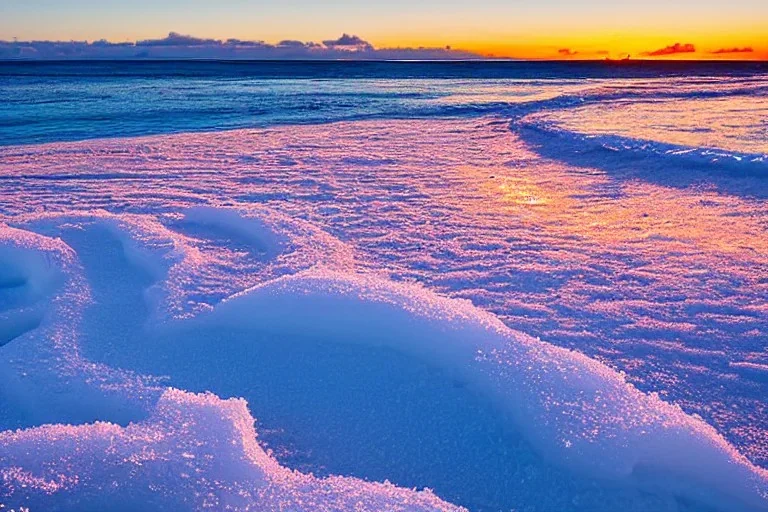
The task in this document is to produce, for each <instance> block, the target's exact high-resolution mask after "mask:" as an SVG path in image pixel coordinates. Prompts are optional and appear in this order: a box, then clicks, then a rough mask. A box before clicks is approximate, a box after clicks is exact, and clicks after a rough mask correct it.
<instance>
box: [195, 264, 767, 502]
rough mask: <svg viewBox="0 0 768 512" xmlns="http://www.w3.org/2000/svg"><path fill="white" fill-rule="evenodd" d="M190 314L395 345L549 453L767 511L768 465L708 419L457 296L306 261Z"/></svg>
mask: <svg viewBox="0 0 768 512" xmlns="http://www.w3.org/2000/svg"><path fill="white" fill-rule="evenodd" d="M198 321H199V322H201V323H205V324H210V325H214V326H221V327H232V326H237V327H239V328H243V327H246V328H251V329H254V330H258V331H260V332H266V333H273V334H276V335H279V339H281V340H291V339H295V340H301V339H307V338H310V339H318V340H333V341H335V342H342V343H357V344H365V345H375V346H386V347H389V348H393V349H396V350H398V351H402V352H404V353H407V354H410V355H414V356H416V357H419V358H421V359H423V360H426V361H429V362H431V363H433V364H435V365H437V366H440V367H442V368H444V369H447V370H448V371H450V372H454V373H455V374H457V375H459V376H460V377H461V378H462V379H463V380H465V381H466V382H468V383H469V384H470V385H471V386H472V387H473V388H474V389H476V390H477V391H479V392H480V393H482V394H484V395H485V396H487V397H489V398H490V399H491V400H493V401H494V402H495V403H496V405H497V407H498V409H499V410H500V411H501V413H502V414H504V415H505V416H506V417H508V418H509V421H511V422H512V423H513V424H514V427H515V428H517V429H518V430H519V431H520V432H522V433H523V435H524V436H525V437H526V438H527V440H528V441H529V442H530V443H531V444H532V445H533V446H534V447H535V449H537V450H538V451H539V452H540V453H541V454H542V455H543V456H544V457H545V458H546V459H547V460H549V461H550V462H553V463H555V464H557V465H561V466H564V467H567V468H569V469H571V470H572V471H574V472H578V473H582V474H587V475H592V476H594V477H597V478H601V479H607V480H613V481H616V482H619V483H620V484H628V485H633V486H638V487H639V488H641V489H645V490H648V491H651V492H663V493H668V494H670V495H673V496H678V497H681V498H683V499H686V500H691V501H694V502H697V503H702V504H706V505H709V506H712V507H716V508H717V509H721V510H729V511H742V510H743V511H746V510H750V511H754V510H768V472H766V471H765V470H762V469H760V468H757V467H755V466H754V465H752V464H751V463H750V462H749V461H747V460H746V458H744V457H743V456H742V455H740V454H739V453H738V452H737V451H736V450H735V449H734V448H733V447H731V446H730V445H729V444H728V443H727V442H726V441H725V440H724V439H723V438H722V436H720V435H719V434H718V433H717V432H716V431H715V430H714V429H713V428H712V427H710V426H709V425H707V424H706V423H704V422H703V421H701V420H700V419H697V418H694V417H692V416H689V415H687V414H685V413H684V412H683V411H682V410H681V409H680V408H679V407H676V406H672V405H670V404H667V403H665V402H664V401H662V400H661V399H660V398H658V397H657V396H655V395H646V394H644V393H642V392H640V391H638V390H637V389H636V388H634V387H633V386H632V385H630V384H628V383H627V382H626V381H625V379H624V378H623V376H622V375H620V374H618V373H617V372H615V371H613V370H611V369H610V368H608V367H606V366H605V365H603V364H601V363H599V362H597V361H594V360H592V359H589V358H587V357H586V356H583V355H581V354H578V353H576V352H572V351H568V350H566V349H562V348H558V347H555V346H553V345H550V344H547V343H544V342H541V341H539V340H536V339H533V338H530V337H528V336H526V335H523V334H521V333H518V332H514V331H512V330H510V329H508V328H507V327H506V326H504V324H503V323H502V322H501V321H499V320H498V319H497V318H496V317H495V316H493V315H491V314H489V313H485V312H482V311H480V310H478V309H476V308H474V307H473V306H472V305H471V304H470V303H468V302H465V301H457V300H452V299H446V298H442V297H440V296H438V295H436V294H434V293H432V292H429V291H427V290H425V289H422V288H420V287H416V286H413V285H407V284H397V283H393V282H391V281H387V280H383V279H379V278H377V277H372V276H359V275H350V274H341V273H337V272H333V271H323V270H319V269H313V270H310V271H307V272H304V273H302V274H299V275H295V276H291V277H285V278H281V279H278V280H275V281H272V282H269V283H266V284H263V285H260V286H257V287H255V288H253V289H250V290H248V291H246V292H243V293H241V294H238V295H236V296H234V297H232V298H231V299H229V300H227V301H225V302H224V303H222V304H221V305H220V306H218V307H217V308H215V310H214V311H213V312H212V314H210V315H207V316H205V317H201V318H200V319H198Z"/></svg>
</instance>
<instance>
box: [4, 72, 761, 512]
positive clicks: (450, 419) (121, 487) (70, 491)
mask: <svg viewBox="0 0 768 512" xmlns="http://www.w3.org/2000/svg"><path fill="white" fill-rule="evenodd" d="M0 98H2V101H0V372H1V374H2V375H3V380H2V383H1V384H2V385H0V504H5V502H4V501H3V500H4V499H8V500H11V501H8V503H9V504H10V505H12V506H16V507H18V506H25V505H29V504H30V503H32V504H34V505H36V506H37V507H38V508H40V509H49V508H51V509H56V508H62V509H66V510H69V509H73V507H74V509H77V507H81V508H91V509H99V508H103V507H110V506H113V505H114V504H115V503H116V502H120V503H122V502H125V503H127V505H126V507H129V508H130V507H136V508H137V507H150V508H151V507H153V506H155V507H157V508H159V509H164V510H197V509H200V508H204V507H213V508H215V507H216V506H220V505H221V504H224V505H226V506H230V507H232V508H234V509H236V510H249V508H248V507H254V506H256V507H257V509H259V510H281V507H283V508H285V507H293V508H295V509H297V510H301V509H306V510H313V509H320V508H323V507H325V508H326V509H334V510H336V509H346V508H350V507H355V506H357V507H363V509H365V510H384V509H390V508H394V507H396V506H400V505H401V504H402V503H408V504H410V505H411V506H412V509H413V510H422V509H424V510H449V509H450V508H449V506H448V505H447V504H446V503H443V502H439V500H437V498H434V500H436V501H431V500H432V498H433V497H432V496H431V495H429V494H418V495H416V494H415V493H413V494H411V491H409V489H410V488H423V487H429V488H431V489H434V491H435V493H436V495H437V497H439V498H441V499H444V500H447V501H449V502H451V503H454V504H457V505H461V506H466V507H468V508H469V509H470V510H482V511H485V510H487V511H495V510H531V511H541V512H550V511H554V510H557V511H558V512H559V511H569V510H570V511H573V512H579V511H585V510H590V511H592V510H595V511H614V510H618V509H621V510H627V511H635V512H644V511H646V510H654V511H656V510H658V511H668V512H711V511H713V510H716V511H751V510H765V509H768V473H766V471H765V469H764V468H766V467H768V402H766V399H765V397H766V396H768V342H766V340H768V301H767V300H766V297H768V180H767V178H768V65H767V64H765V63H713V62H703V63H694V62H661V63H657V62H653V63H651V62H629V63H611V62H587V63H576V62H574V63H551V62H536V63H527V62H525V63H523V62H458V63H455V62H453V63H449V62H429V63H425V62H391V63H381V62H311V63H310V62H66V63H59V62H50V63H42V62H0ZM521 333H522V334H521ZM528 336H530V338H529V337H528ZM550 344H551V345H550ZM561 348H562V349H566V350H561ZM580 354H584V355H586V356H587V357H582V356H581V355H580ZM625 380H626V381H627V383H628V384H627V383H625V382H624V381H625ZM168 387H172V388H175V389H176V390H175V391H174V390H168V389H167V388H168ZM638 390H639V391H638ZM204 392H210V393H212V394H209V395H196V394H194V393H204ZM229 397H233V398H239V397H242V398H245V399H246V400H247V403H248V409H245V408H244V407H243V406H242V404H240V403H239V402H229V401H226V400H224V399H226V398H229ZM251 415H252V416H253V417H255V418H257V423H256V431H257V432H258V435H259V437H258V440H259V441H260V443H261V444H260V445H259V447H260V448H259V447H254V446H253V439H254V434H253V432H251V431H250V430H249V428H250V426H251V424H252V423H253V417H251ZM98 421H111V422H113V423H114V425H105V424H100V423H94V422H98ZM47 424H52V425H53V426H51V427H41V425H47ZM69 424H72V425H79V426H78V427H72V428H70V427H68V426H66V425H69ZM14 429H22V430H20V431H19V432H18V433H16V432H14V431H13V430H14ZM217 443H219V444H217ZM213 447H216V449H214V448H213ZM233 447H235V448H233ZM261 448H265V449H269V452H262V451H260V450H261ZM269 457H274V459H275V460H276V461H277V462H278V463H279V464H281V465H282V466H284V467H285V468H289V469H294V470H300V471H302V472H304V473H306V474H307V475H299V474H298V473H290V475H288V476H286V473H283V472H282V471H283V469H284V468H280V467H276V466H275V464H276V463H275V464H273V463H272V460H271V459H270V458H269ZM244 461H245V462H244ZM249 464H250V465H249ZM254 468H256V470H254ZM310 473H311V474H314V475H317V476H318V477H326V476H330V475H343V476H346V477H350V478H349V479H348V480H343V479H342V480H331V481H326V480H321V479H316V478H315V477H311V476H308V474H310ZM384 480H389V481H391V482H392V483H393V484H395V485H397V486H400V487H402V489H399V488H398V489H395V488H390V487H386V486H384V487H376V486H371V485H370V484H365V483H364V481H379V482H380V481H384ZM265 481H268V482H270V484H269V486H267V487H265V484H264V482H265ZM275 482H277V483H275ZM132 486H133V487H132ZM337 495H338V496H340V497H339V498H338V501H332V500H333V499H336V498H333V496H337ZM265 496H266V497H265ZM344 499H348V500H349V501H344ZM422 499H423V500H424V501H423V502H422V501H419V500H422ZM259 500H262V501H259ZM293 500H295V501H293ZM325 500H331V501H325ZM342 502H343V505H342ZM425 503H426V504H425ZM430 504H431V505H430ZM67 507H70V508H67ZM259 507H260V508H259ZM302 507H303V508H302ZM366 507H368V508H366ZM293 508H292V509H293Z"/></svg>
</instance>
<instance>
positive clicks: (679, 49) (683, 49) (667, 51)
mask: <svg viewBox="0 0 768 512" xmlns="http://www.w3.org/2000/svg"><path fill="white" fill-rule="evenodd" d="M695 52H696V47H695V46H694V45H692V44H691V43H686V44H680V43H675V44H672V45H669V46H665V47H664V48H659V49H658V50H654V51H652V52H644V53H643V54H642V55H643V56H645V57H662V56H664V55H675V54H677V53H695Z"/></svg>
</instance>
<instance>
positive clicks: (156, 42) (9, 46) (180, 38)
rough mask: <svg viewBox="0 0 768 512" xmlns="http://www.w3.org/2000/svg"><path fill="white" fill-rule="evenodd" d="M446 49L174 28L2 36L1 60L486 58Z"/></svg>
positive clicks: (351, 39)
mask: <svg viewBox="0 0 768 512" xmlns="http://www.w3.org/2000/svg"><path fill="white" fill-rule="evenodd" d="M482 58H485V57H483V56H482V55H479V54H476V53H471V52H466V51H462V50H453V49H451V48H450V47H449V46H447V47H445V48H374V46H373V45H372V44H371V43H369V42H367V41H365V40H363V39H361V38H359V37H357V36H354V35H349V34H343V35H342V36H341V37H339V38H338V39H329V40H326V41H323V42H321V43H313V42H303V41H292V40H286V41H281V42H279V43H277V44H270V43H265V42H263V41H242V40H240V39H227V40H225V41H222V40H218V39H202V38H197V37H193V36H188V35H183V34H178V33H176V32H171V33H170V34H168V36H167V37H164V38H162V39H147V40H144V41H136V42H135V43H111V42H109V41H106V40H100V41H94V42H91V43H88V42H86V41H0V59H5V60H8V59H29V60H60V59H71V60H75V59H233V60H237V59H354V60H363V59H372V60H389V59H482Z"/></svg>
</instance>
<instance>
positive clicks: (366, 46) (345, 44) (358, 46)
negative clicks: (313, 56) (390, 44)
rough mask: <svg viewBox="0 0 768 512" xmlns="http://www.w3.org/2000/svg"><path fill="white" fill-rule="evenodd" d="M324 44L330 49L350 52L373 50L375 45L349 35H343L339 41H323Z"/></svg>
mask: <svg viewBox="0 0 768 512" xmlns="http://www.w3.org/2000/svg"><path fill="white" fill-rule="evenodd" d="M323 44H324V45H325V46H327V47H328V48H336V49H346V50H349V51H370V50H373V45H372V44H371V43H369V42H368V41H365V40H363V39H361V38H359V37H357V36H351V35H349V34H342V36H341V37H340V38H338V39H331V40H327V41H323Z"/></svg>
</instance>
